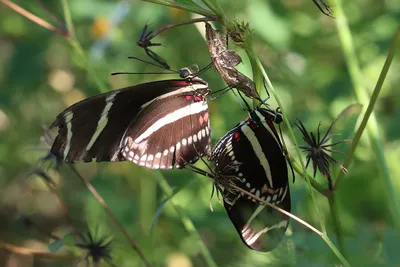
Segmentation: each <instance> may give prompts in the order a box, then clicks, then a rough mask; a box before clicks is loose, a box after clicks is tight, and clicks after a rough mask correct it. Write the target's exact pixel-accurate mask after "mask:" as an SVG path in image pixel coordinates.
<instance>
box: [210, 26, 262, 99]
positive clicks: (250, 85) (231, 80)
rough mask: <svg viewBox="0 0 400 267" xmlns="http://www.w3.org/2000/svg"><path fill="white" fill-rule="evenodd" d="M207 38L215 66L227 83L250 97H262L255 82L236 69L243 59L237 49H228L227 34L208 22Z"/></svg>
mask: <svg viewBox="0 0 400 267" xmlns="http://www.w3.org/2000/svg"><path fill="white" fill-rule="evenodd" d="M206 39H207V46H208V50H209V51H210V55H211V59H212V61H213V64H214V67H215V69H216V70H217V71H218V73H219V74H220V75H221V77H222V79H223V80H224V81H225V83H226V84H227V85H228V86H229V87H231V88H236V89H238V90H240V91H242V92H243V93H244V94H245V95H246V96H248V97H250V98H255V99H260V97H259V95H258V94H257V91H256V88H255V84H254V82H253V81H252V80H251V79H249V78H248V77H247V76H245V75H244V74H242V73H241V72H239V71H238V70H236V68H235V67H236V66H237V65H239V64H240V63H241V62H242V59H241V57H240V56H239V55H238V54H237V53H236V52H235V51H233V50H228V47H227V46H228V40H227V36H226V35H222V34H220V33H219V32H218V31H216V30H214V29H213V28H212V27H211V25H210V24H209V23H206Z"/></svg>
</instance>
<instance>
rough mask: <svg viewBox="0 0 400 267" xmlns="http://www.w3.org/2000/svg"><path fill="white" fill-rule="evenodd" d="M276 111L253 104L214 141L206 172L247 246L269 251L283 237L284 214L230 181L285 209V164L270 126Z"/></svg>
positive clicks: (287, 200) (287, 205) (278, 118)
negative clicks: (209, 168) (245, 116)
mask: <svg viewBox="0 0 400 267" xmlns="http://www.w3.org/2000/svg"><path fill="white" fill-rule="evenodd" d="M281 121H282V117H281V114H280V113H278V112H274V111H272V110H269V109H265V108H256V109H255V110H254V111H252V112H250V117H249V118H248V119H247V120H245V121H243V122H241V123H239V124H238V125H237V126H235V127H234V128H233V129H232V130H230V131H229V132H228V133H227V134H225V136H223V137H222V138H221V139H220V140H219V141H218V142H217V144H216V146H215V148H214V149H213V151H212V156H211V161H212V162H213V163H214V165H215V166H214V168H213V170H212V172H211V173H206V172H204V171H202V170H199V169H197V168H195V167H193V166H188V167H189V168H192V169H193V170H194V171H196V172H198V173H200V174H203V175H206V176H208V177H211V178H213V179H214V184H215V185H216V186H217V190H218V191H219V192H221V193H222V196H223V202H224V207H225V209H226V211H227V213H228V215H229V218H230V219H231V221H232V223H233V224H234V226H235V228H236V230H237V231H238V233H239V235H240V237H241V239H242V240H243V242H244V243H245V244H246V245H247V246H248V247H249V248H251V249H254V250H258V251H263V252H266V251H270V250H272V249H274V248H275V247H276V246H277V245H278V244H279V243H280V241H281V240H282V239H283V237H284V234H285V231H286V229H287V227H288V224H289V218H288V217H287V216H286V215H284V214H282V213H280V212H279V211H276V210H275V209H273V208H270V207H267V206H263V205H260V203H259V202H258V201H256V200H255V199H253V198H250V197H248V196H247V195H245V194H244V193H243V192H239V191H238V190H236V189H232V187H231V186H230V185H231V184H234V185H236V186H238V187H240V188H242V189H244V190H245V191H248V192H250V193H252V194H253V195H255V196H257V197H259V198H261V199H262V200H265V201H266V202H269V203H271V204H274V205H275V206H277V207H280V208H282V209H284V210H286V211H288V212H290V207H291V206H290V191H289V185H288V169H287V165H286V159H285V156H284V154H283V146H282V143H281V141H280V138H279V135H278V133H277V131H276V128H275V127H274V122H277V123H279V122H281Z"/></svg>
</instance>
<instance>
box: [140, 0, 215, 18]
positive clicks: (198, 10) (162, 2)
mask: <svg viewBox="0 0 400 267" xmlns="http://www.w3.org/2000/svg"><path fill="white" fill-rule="evenodd" d="M142 1H143V2H149V3H153V4H158V5H163V6H168V7H173V8H177V9H181V10H185V11H189V12H193V13H196V14H200V15H203V16H205V17H214V16H215V14H214V13H212V12H210V11H208V10H206V9H204V8H201V7H194V6H187V5H184V4H180V3H177V2H171V1H166V0H142Z"/></svg>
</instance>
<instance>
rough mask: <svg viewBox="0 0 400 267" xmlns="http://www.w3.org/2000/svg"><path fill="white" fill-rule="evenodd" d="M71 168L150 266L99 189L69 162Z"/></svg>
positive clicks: (148, 266) (148, 264)
mask: <svg viewBox="0 0 400 267" xmlns="http://www.w3.org/2000/svg"><path fill="white" fill-rule="evenodd" d="M68 166H69V168H70V169H71V170H72V172H73V173H74V174H75V175H76V176H77V177H78V178H79V179H80V180H81V181H82V182H83V183H84V185H85V186H86V188H87V189H88V190H89V191H90V193H92V195H93V197H94V198H95V199H96V200H97V202H99V203H100V205H101V206H103V208H104V210H105V211H106V213H107V214H108V216H109V217H110V218H111V220H112V221H113V223H114V224H115V225H116V226H117V227H118V228H119V230H120V231H121V233H122V234H123V235H124V236H125V238H126V240H127V241H128V243H129V244H130V245H131V247H132V248H133V249H134V250H135V251H136V253H137V254H138V255H139V257H140V259H141V260H142V261H143V263H144V264H145V266H147V267H150V266H151V265H150V263H149V262H148V261H147V259H146V257H145V256H144V254H143V252H142V251H141V250H140V248H139V246H138V245H137V244H136V242H135V241H134V240H133V239H132V238H131V237H130V235H129V233H128V231H127V230H126V229H125V227H124V226H123V225H122V223H121V222H120V221H119V220H118V218H117V216H116V215H115V214H114V213H113V212H112V210H111V209H110V207H108V205H107V203H106V202H105V201H104V199H103V197H102V196H101V195H100V194H99V193H98V192H97V190H96V189H95V188H94V187H93V185H92V184H91V183H89V182H88V181H87V180H86V179H85V178H83V176H82V175H81V174H80V173H79V172H78V171H77V170H76V169H75V167H74V166H72V165H70V164H68Z"/></svg>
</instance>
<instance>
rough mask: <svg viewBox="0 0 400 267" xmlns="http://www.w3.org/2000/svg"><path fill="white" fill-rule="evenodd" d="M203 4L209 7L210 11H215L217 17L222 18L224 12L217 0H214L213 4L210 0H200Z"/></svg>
mask: <svg viewBox="0 0 400 267" xmlns="http://www.w3.org/2000/svg"><path fill="white" fill-rule="evenodd" d="M201 1H202V2H203V4H205V5H206V6H207V7H208V8H209V9H211V11H212V12H214V13H215V15H217V16H218V17H219V18H224V12H223V10H222V8H221V6H220V5H219V3H218V0H215V2H216V3H215V4H216V5H214V4H213V3H211V1H210V0H201Z"/></svg>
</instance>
